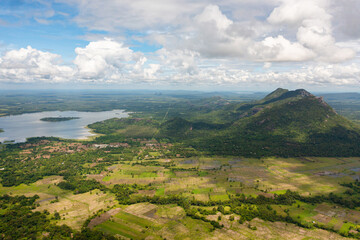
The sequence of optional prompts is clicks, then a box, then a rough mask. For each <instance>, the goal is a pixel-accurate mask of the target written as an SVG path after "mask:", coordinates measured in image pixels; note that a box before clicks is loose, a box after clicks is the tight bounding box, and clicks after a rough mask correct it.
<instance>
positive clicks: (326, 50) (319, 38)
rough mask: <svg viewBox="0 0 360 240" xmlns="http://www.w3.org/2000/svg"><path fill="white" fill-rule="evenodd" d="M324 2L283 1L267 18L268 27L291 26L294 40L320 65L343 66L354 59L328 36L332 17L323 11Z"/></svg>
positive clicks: (326, 3)
mask: <svg viewBox="0 0 360 240" xmlns="http://www.w3.org/2000/svg"><path fill="white" fill-rule="evenodd" d="M327 5H328V1H326V0H302V1H296V0H283V3H282V4H281V5H280V6H279V7H277V8H275V9H274V11H273V12H272V13H271V15H270V16H269V18H268V21H269V22H270V23H272V24H279V25H295V26H296V27H298V30H297V34H296V38H297V40H298V42H299V43H300V44H301V45H302V46H303V47H305V48H308V49H309V50H311V51H313V52H314V53H315V54H316V55H315V57H314V59H316V60H319V61H324V62H343V61H346V60H349V59H351V58H353V57H355V52H354V51H353V50H352V49H349V48H340V47H338V46H337V45H336V42H335V39H334V37H333V36H332V25H331V19H332V16H331V15H330V14H329V13H328V12H327V11H326V7H327Z"/></svg>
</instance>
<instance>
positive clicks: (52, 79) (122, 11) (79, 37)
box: [0, 0, 360, 91]
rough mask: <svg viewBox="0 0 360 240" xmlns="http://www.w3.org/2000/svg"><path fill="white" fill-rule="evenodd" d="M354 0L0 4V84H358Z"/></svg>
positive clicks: (22, 0)
mask: <svg viewBox="0 0 360 240" xmlns="http://www.w3.org/2000/svg"><path fill="white" fill-rule="evenodd" d="M359 15H360V1H357V0H338V1H335V0H302V1H296V0H223V1H216V0H198V1H190V0H154V1H147V0H122V1H116V0H104V1H93V0H2V1H0V54H1V55H0V87H1V88H4V89H6V88H8V89H21V88H111V89H114V88H115V89H124V88H128V89H189V90H191V89H194V90H195V89H196V90H234V91H243V90H272V89H274V88H277V87H286V88H307V89H309V90H314V91H323V90H324V91H359V90H360V61H359V56H360V54H359V51H360V27H359V26H360V20H359V17H358V16H359Z"/></svg>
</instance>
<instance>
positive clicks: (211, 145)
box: [160, 88, 360, 157]
mask: <svg viewBox="0 0 360 240" xmlns="http://www.w3.org/2000/svg"><path fill="white" fill-rule="evenodd" d="M212 114H213V116H216V118H217V120H216V123H215V122H211V116H212ZM190 115H191V114H190ZM190 115H189V116H190ZM207 116H208V119H206V121H204V120H200V121H197V119H196V118H194V119H191V117H189V119H186V120H185V119H182V118H176V119H172V120H169V121H167V122H165V123H164V124H162V126H161V131H160V135H161V136H162V137H168V138H172V139H173V140H179V141H180V140H181V141H185V143H187V144H189V145H191V146H193V147H195V148H198V149H200V150H205V151H208V152H210V153H212V154H222V155H224V154H228V155H241V156H257V157H260V156H275V155H277V156H286V157H287V156H360V144H359V143H360V127H359V126H358V125H357V124H355V123H353V122H351V121H349V120H347V119H346V118H344V117H342V116H340V115H338V114H337V113H336V112H335V111H334V110H333V109H332V108H331V107H330V106H329V105H328V104H327V103H326V102H325V101H324V100H323V99H322V98H320V97H316V96H314V95H312V94H311V93H309V92H307V91H306V90H304V89H298V90H295V91H288V90H286V89H281V88H279V89H277V90H275V91H274V92H272V93H270V94H269V95H267V96H266V97H265V98H264V99H262V100H260V101H257V102H253V103H248V104H238V103H234V104H227V105H223V106H222V108H221V109H216V110H214V111H213V112H208V113H207ZM221 116H224V117H223V119H222V120H223V122H222V124H219V117H221ZM185 118H186V116H185Z"/></svg>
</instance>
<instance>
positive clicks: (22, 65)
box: [0, 46, 73, 83]
mask: <svg viewBox="0 0 360 240" xmlns="http://www.w3.org/2000/svg"><path fill="white" fill-rule="evenodd" d="M72 74H73V69H72V68H71V67H69V66H64V65H62V64H61V57H60V56H59V55H57V54H53V53H50V52H43V51H39V50H37V49H34V48H32V47H30V46H28V47H27V48H20V49H19V50H11V51H8V52H6V53H5V55H4V56H3V57H1V58H0V81H2V82H19V83H21V82H37V81H42V82H48V83H53V82H64V81H67V80H68V79H69V78H71V76H72Z"/></svg>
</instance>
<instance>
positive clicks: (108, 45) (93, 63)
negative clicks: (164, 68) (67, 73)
mask: <svg viewBox="0 0 360 240" xmlns="http://www.w3.org/2000/svg"><path fill="white" fill-rule="evenodd" d="M75 53H76V54H77V56H76V58H75V60H74V64H75V65H76V66H77V68H78V72H77V75H78V77H80V78H83V79H90V80H93V79H95V80H97V79H104V80H105V81H106V80H107V79H116V78H120V77H121V75H122V74H123V71H129V69H128V68H129V67H132V68H133V70H139V68H140V67H141V66H142V65H143V64H144V63H145V61H146V58H144V57H142V54H140V53H134V52H133V51H132V50H131V49H130V48H128V47H125V46H123V44H122V43H119V42H116V41H114V40H112V39H108V38H106V39H104V40H99V41H96V42H90V43H89V44H88V45H87V46H86V47H85V48H76V49H75Z"/></svg>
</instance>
